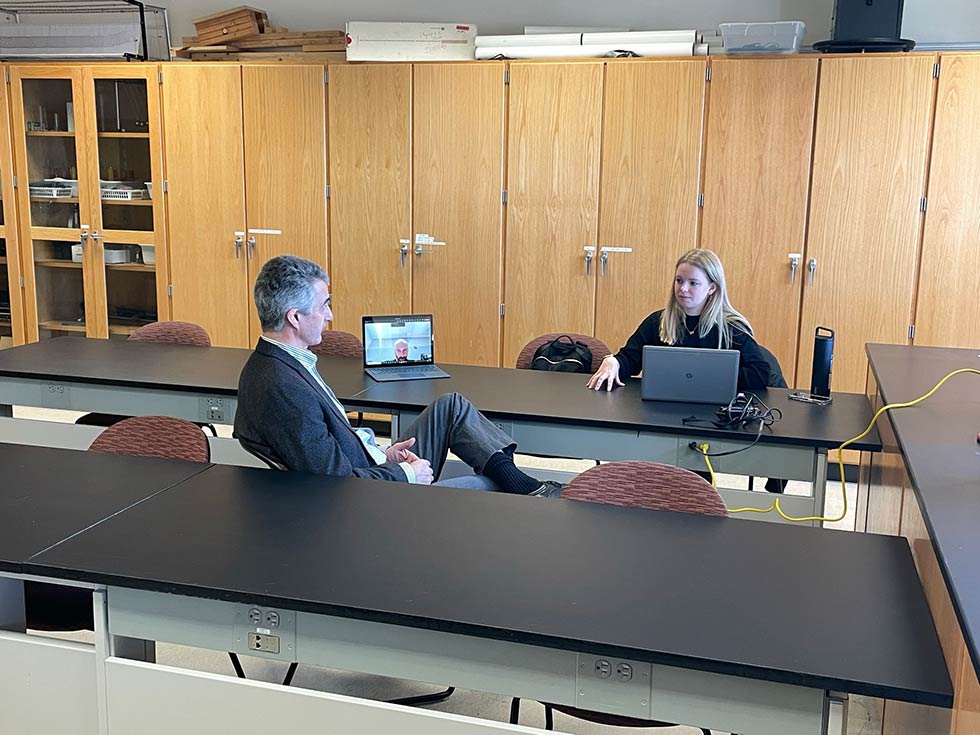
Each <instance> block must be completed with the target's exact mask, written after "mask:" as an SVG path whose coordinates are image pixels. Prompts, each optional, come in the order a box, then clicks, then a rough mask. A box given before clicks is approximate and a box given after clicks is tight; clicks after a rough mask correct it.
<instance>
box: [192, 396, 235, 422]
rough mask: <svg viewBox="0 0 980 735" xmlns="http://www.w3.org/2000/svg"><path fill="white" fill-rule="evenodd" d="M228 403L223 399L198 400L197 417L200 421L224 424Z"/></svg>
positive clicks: (215, 397) (211, 397) (213, 397)
mask: <svg viewBox="0 0 980 735" xmlns="http://www.w3.org/2000/svg"><path fill="white" fill-rule="evenodd" d="M227 409H228V403H227V401H226V400H225V399H224V398H219V397H217V396H208V397H207V398H201V399H200V400H199V409H198V412H199V415H200V419H201V421H207V422H214V423H218V424H221V423H224V422H225V420H226V418H227V416H228V410H227Z"/></svg>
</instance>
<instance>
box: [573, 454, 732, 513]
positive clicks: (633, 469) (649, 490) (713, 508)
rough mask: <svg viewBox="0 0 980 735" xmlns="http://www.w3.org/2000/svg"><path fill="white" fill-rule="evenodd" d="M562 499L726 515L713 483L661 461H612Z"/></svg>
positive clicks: (575, 483) (576, 482) (580, 478)
mask: <svg viewBox="0 0 980 735" xmlns="http://www.w3.org/2000/svg"><path fill="white" fill-rule="evenodd" d="M561 496H562V497H563V498H571V499H573V500H587V501H589V502H592V503H609V504H610V505H625V506H632V507H635V508H652V509H654V510H674V511H679V512H682V513H700V514H702V515H708V516H727V515H728V509H727V508H726V507H725V503H724V502H723V501H722V499H721V496H720V495H719V494H718V491H717V490H715V489H714V488H713V487H711V483H709V482H706V481H705V480H703V479H701V478H700V477H698V476H697V475H696V474H694V473H693V472H691V471H689V470H685V469H681V468H680V467H673V466H671V465H666V464H660V463H658V462H610V463H608V464H604V465H599V466H598V467H591V468H590V469H588V470H586V471H585V472H583V473H582V474H581V475H579V476H578V477H576V478H575V479H573V480H572V481H571V482H570V483H569V484H568V487H566V488H565V490H564V491H563V492H562V494H561Z"/></svg>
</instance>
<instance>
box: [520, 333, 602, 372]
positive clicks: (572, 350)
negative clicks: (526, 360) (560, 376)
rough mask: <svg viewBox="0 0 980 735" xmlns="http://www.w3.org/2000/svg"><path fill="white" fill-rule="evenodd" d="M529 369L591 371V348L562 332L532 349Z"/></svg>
mask: <svg viewBox="0 0 980 735" xmlns="http://www.w3.org/2000/svg"><path fill="white" fill-rule="evenodd" d="M531 369H532V370H550V371H551V372H554V373H591V372H592V350H590V349H589V347H588V345H586V344H585V343H584V342H577V341H575V340H573V339H572V338H571V337H569V336H568V335H567V334H563V335H562V336H560V337H558V338H556V339H553V340H551V341H550V342H545V343H544V344H543V345H541V346H540V347H539V348H538V349H536V350H535V351H534V357H533V358H532V359H531Z"/></svg>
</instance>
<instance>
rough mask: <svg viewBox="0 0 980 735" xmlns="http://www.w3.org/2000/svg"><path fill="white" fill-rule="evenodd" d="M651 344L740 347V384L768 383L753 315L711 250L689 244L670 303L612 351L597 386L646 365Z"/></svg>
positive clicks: (592, 383) (620, 381)
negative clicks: (732, 295)
mask: <svg viewBox="0 0 980 735" xmlns="http://www.w3.org/2000/svg"><path fill="white" fill-rule="evenodd" d="M647 345H651V346H655V347H659V346H665V345H666V346H672V347H702V348H711V349H726V350H738V351H739V353H740V354H739V363H738V388H739V390H753V389H764V388H765V387H766V386H767V385H768V384H769V371H770V366H769V362H768V360H766V357H765V355H763V354H762V351H761V350H760V349H759V345H758V344H757V343H756V341H755V339H754V338H753V336H752V326H751V325H750V324H749V320H748V319H746V318H745V317H744V316H742V315H741V314H740V313H739V312H738V311H736V310H735V308H734V307H733V306H732V304H731V301H729V299H728V291H727V289H726V287H725V271H724V269H723V268H722V265H721V260H719V258H718V256H717V255H715V254H714V253H713V252H712V251H710V250H704V249H701V248H698V249H695V250H689V251H688V252H686V253H684V254H683V255H682V256H681V257H680V259H679V260H678V261H677V266H676V270H675V272H674V284H673V286H672V287H671V290H670V296H669V297H668V299H667V308H665V309H662V310H660V311H655V312H653V313H652V314H651V315H650V316H648V317H647V318H646V319H644V320H643V323H642V324H640V326H639V327H637V329H636V331H635V332H633V336H632V337H630V338H629V339H628V340H627V342H626V346H625V347H623V348H622V349H621V350H620V351H619V352H617V353H616V354H615V355H609V356H607V357H606V358H605V359H604V360H603V361H602V363H601V364H600V365H599V369H598V370H596V372H595V374H594V375H593V376H592V377H591V378H589V382H588V383H587V385H588V387H589V388H590V389H592V390H601V389H602V388H603V386H605V388H606V390H612V389H613V387H614V386H616V385H624V381H625V380H626V378H628V377H629V376H631V375H636V374H637V373H639V372H640V371H641V370H642V369H643V348H644V347H645V346H647Z"/></svg>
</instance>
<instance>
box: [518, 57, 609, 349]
mask: <svg viewBox="0 0 980 735" xmlns="http://www.w3.org/2000/svg"><path fill="white" fill-rule="evenodd" d="M602 74H603V64H601V63H595V62H583V63H561V64H549V63H544V64H542V63H524V64H512V65H511V67H510V111H509V123H508V136H509V140H508V150H507V195H508V196H507V200H508V203H507V236H506V237H507V244H506V249H505V265H504V289H505V292H504V302H505V304H506V316H505V319H504V350H503V364H504V365H507V366H510V365H513V364H514V361H515V360H516V358H517V354H518V353H519V352H520V351H521V348H522V347H523V346H524V345H525V344H526V343H527V342H528V341H530V340H531V339H532V338H534V337H536V336H538V335H540V334H545V333H548V332H556V331H561V332H577V333H580V334H591V333H592V330H593V318H594V304H595V272H596V265H597V264H598V258H595V259H594V260H593V261H592V263H591V265H589V266H588V267H587V261H586V257H585V256H586V255H588V254H590V253H589V251H586V250H583V248H592V249H593V250H594V249H595V247H596V237H597V230H596V227H597V222H596V220H597V216H598V206H599V143H600V137H601V126H602Z"/></svg>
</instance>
